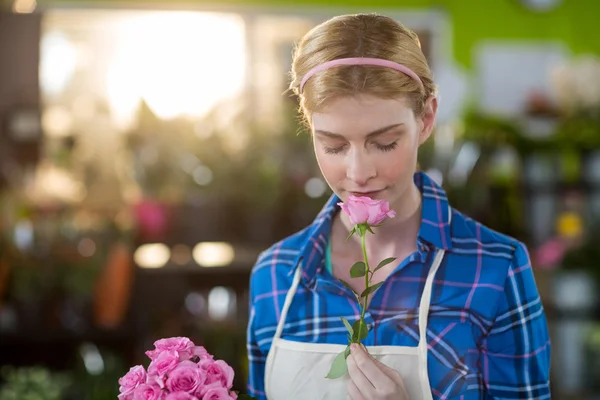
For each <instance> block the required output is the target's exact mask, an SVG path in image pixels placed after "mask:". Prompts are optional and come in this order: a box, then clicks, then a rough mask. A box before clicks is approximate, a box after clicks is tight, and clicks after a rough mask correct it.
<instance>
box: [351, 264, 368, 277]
mask: <svg viewBox="0 0 600 400" xmlns="http://www.w3.org/2000/svg"><path fill="white" fill-rule="evenodd" d="M366 273H367V266H366V265H365V263H364V262H363V261H359V262H357V263H355V264H354V265H353V266H352V268H350V276H351V277H352V278H361V277H363V276H365V274H366Z"/></svg>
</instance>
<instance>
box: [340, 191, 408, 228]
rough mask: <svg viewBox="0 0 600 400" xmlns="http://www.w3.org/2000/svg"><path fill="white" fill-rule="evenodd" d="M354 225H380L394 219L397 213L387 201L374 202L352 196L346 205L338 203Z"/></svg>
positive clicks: (364, 197) (366, 198)
mask: <svg viewBox="0 0 600 400" xmlns="http://www.w3.org/2000/svg"><path fill="white" fill-rule="evenodd" d="M338 205H339V206H340V207H341V208H342V211H344V212H345V213H346V214H348V217H350V222H352V224H354V225H359V224H364V223H366V224H368V225H369V226H373V225H378V224H380V223H381V222H383V220H384V219H386V218H394V217H395V216H396V212H395V211H394V210H390V204H389V203H388V202H387V201H385V200H373V199H371V198H369V197H366V196H350V197H348V200H346V202H344V203H338Z"/></svg>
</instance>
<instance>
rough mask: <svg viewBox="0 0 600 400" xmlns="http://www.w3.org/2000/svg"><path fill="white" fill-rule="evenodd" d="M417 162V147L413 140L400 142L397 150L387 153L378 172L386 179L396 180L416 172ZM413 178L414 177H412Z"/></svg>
mask: <svg viewBox="0 0 600 400" xmlns="http://www.w3.org/2000/svg"><path fill="white" fill-rule="evenodd" d="M416 162H417V148H416V146H415V144H414V142H413V141H408V140H407V141H405V142H404V143H400V144H399V146H398V148H397V149H396V150H395V151H392V152H389V153H386V155H385V156H384V157H382V158H381V162H380V163H379V164H378V168H377V169H378V173H379V175H380V176H382V177H385V178H386V180H389V181H396V180H399V179H402V178H403V177H404V176H406V175H410V176H411V177H412V174H413V173H414V170H415V166H416ZM411 179H412V178H411Z"/></svg>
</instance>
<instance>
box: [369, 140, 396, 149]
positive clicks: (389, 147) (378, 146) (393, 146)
mask: <svg viewBox="0 0 600 400" xmlns="http://www.w3.org/2000/svg"><path fill="white" fill-rule="evenodd" d="M375 147H377V149H378V150H381V151H392V150H394V149H395V148H396V147H398V141H397V140H396V141H395V142H392V143H390V144H386V145H380V144H376V145H375Z"/></svg>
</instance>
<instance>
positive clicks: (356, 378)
mask: <svg viewBox="0 0 600 400" xmlns="http://www.w3.org/2000/svg"><path fill="white" fill-rule="evenodd" d="M346 364H347V365H348V375H350V379H349V381H350V382H352V383H353V385H354V386H356V389H357V390H358V393H359V394H360V395H361V396H363V397H365V398H367V399H371V398H373V396H374V393H375V387H374V386H373V384H372V383H371V382H370V381H369V380H368V379H367V377H366V376H365V374H364V373H363V372H362V371H361V369H360V368H359V367H358V364H357V363H356V357H355V356H354V355H353V354H352V353H350V355H349V356H348V358H347V359H346Z"/></svg>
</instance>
